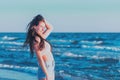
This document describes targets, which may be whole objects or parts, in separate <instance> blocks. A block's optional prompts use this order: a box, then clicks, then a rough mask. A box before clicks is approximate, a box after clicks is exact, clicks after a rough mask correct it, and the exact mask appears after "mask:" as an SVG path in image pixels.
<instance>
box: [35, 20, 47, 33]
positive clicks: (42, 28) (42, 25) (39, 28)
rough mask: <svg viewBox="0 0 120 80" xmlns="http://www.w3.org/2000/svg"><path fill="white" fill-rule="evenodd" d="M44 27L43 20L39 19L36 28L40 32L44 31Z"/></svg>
mask: <svg viewBox="0 0 120 80" xmlns="http://www.w3.org/2000/svg"><path fill="white" fill-rule="evenodd" d="M45 29H46V27H45V23H44V22H43V21H40V22H39V24H38V26H37V30H39V31H40V32H41V33H43V32H44V31H45Z"/></svg>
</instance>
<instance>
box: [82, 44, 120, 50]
mask: <svg viewBox="0 0 120 80" xmlns="http://www.w3.org/2000/svg"><path fill="white" fill-rule="evenodd" d="M82 48H89V49H101V50H111V51H120V47H113V46H88V45H82Z"/></svg>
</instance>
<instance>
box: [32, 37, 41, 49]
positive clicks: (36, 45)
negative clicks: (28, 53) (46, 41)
mask: <svg viewBox="0 0 120 80" xmlns="http://www.w3.org/2000/svg"><path fill="white" fill-rule="evenodd" d="M40 41H41V40H40V38H39V37H38V36H36V37H35V41H33V48H34V49H35V50H38V49H39V43H40Z"/></svg>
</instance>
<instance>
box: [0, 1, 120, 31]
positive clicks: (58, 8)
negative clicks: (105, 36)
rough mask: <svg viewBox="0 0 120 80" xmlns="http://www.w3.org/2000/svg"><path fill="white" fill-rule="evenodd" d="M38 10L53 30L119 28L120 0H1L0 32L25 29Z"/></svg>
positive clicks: (109, 29)
mask: <svg viewBox="0 0 120 80" xmlns="http://www.w3.org/2000/svg"><path fill="white" fill-rule="evenodd" d="M38 14H41V15H43V17H44V18H45V19H46V20H47V21H48V22H49V23H51V24H52V25H53V28H54V29H53V32H120V0H1V1H0V32H26V27H27V24H28V23H29V22H30V21H31V20H32V19H33V17H34V16H36V15H38Z"/></svg>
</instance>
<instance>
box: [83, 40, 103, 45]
mask: <svg viewBox="0 0 120 80" xmlns="http://www.w3.org/2000/svg"><path fill="white" fill-rule="evenodd" d="M81 43H84V44H102V43H103V41H87V40H82V41H81Z"/></svg>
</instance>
